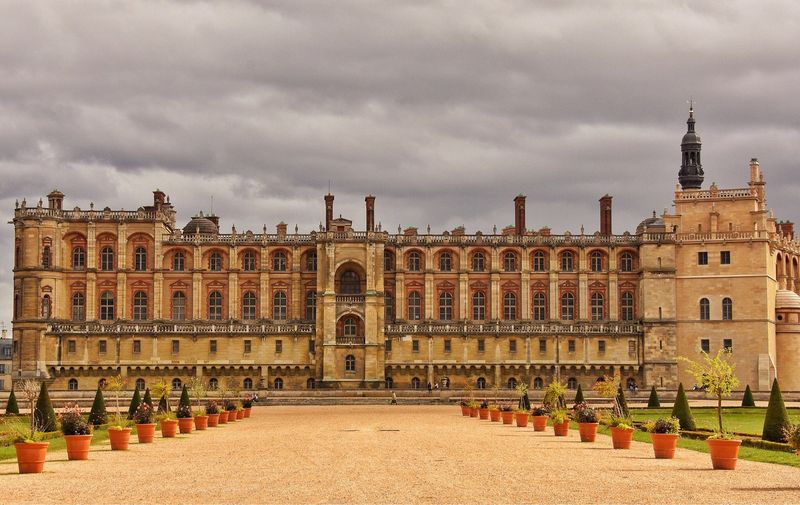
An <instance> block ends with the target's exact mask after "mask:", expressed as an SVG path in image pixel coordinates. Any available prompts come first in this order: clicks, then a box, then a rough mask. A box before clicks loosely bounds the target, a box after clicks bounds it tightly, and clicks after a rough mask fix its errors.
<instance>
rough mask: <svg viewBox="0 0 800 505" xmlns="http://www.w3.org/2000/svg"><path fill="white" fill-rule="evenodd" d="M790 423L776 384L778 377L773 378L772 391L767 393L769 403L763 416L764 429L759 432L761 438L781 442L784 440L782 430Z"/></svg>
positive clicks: (779, 389)
mask: <svg viewBox="0 0 800 505" xmlns="http://www.w3.org/2000/svg"><path fill="white" fill-rule="evenodd" d="M790 424H791V423H790V422H789V414H788V413H787V412H786V405H785V404H784V403H783V395H782V394H781V388H780V386H778V379H775V380H773V381H772V391H771V392H770V394H769V405H767V415H766V416H765V417H764V431H763V432H762V433H761V438H762V439H764V440H769V441H770V442H783V441H784V440H786V436H785V434H784V432H783V430H784V428H787V427H788V426H789V425H790Z"/></svg>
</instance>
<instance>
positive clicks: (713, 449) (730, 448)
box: [706, 439, 742, 470]
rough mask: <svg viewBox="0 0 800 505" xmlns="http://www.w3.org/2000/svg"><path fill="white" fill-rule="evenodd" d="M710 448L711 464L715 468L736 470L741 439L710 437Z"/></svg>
mask: <svg viewBox="0 0 800 505" xmlns="http://www.w3.org/2000/svg"><path fill="white" fill-rule="evenodd" d="M706 442H708V449H709V452H710V453H711V466H712V467H713V468H714V470H736V460H737V459H739V446H740V445H741V444H742V441H741V440H718V439H708V440H706Z"/></svg>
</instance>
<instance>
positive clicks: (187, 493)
mask: <svg viewBox="0 0 800 505" xmlns="http://www.w3.org/2000/svg"><path fill="white" fill-rule="evenodd" d="M134 438H135V437H134ZM90 457H91V460H90V461H67V459H66V453H65V452H63V451H62V452H52V453H49V454H48V457H47V464H46V465H45V473H44V474H41V475H18V474H16V471H17V469H16V461H15V460H7V461H3V462H0V487H2V489H3V491H2V496H3V499H2V500H0V501H2V502H3V503H59V504H65V503H81V504H93V503H102V504H111V503H148V504H149V503H170V504H184V503H186V504H206V503H214V504H215V505H217V504H220V503H236V504H240V503H430V504H440V503H470V504H473V505H483V504H488V503H492V504H500V503H586V504H590V503H592V504H593V503H636V504H640V503H653V504H662V503H693V504H700V503H800V469H797V468H792V467H787V466H781V465H769V464H764V463H754V462H749V461H739V464H738V467H737V470H736V471H734V472H727V471H713V470H711V463H710V460H709V457H708V455H707V454H701V453H697V452H692V451H687V450H682V449H679V450H678V453H677V454H676V459H674V460H655V459H654V458H653V452H652V448H651V446H650V445H649V444H643V443H637V442H634V444H633V446H632V449H631V450H629V451H614V450H612V449H611V439H610V438H609V437H605V436H599V437H598V440H597V442H595V443H593V444H582V443H580V442H579V440H578V436H577V432H573V431H570V436H569V437H567V438H560V437H559V438H555V437H554V436H553V435H552V428H549V427H548V431H547V432H545V433H536V432H534V431H533V429H532V427H530V426H529V427H528V428H517V427H512V426H503V425H501V424H499V423H490V422H489V421H478V420H476V419H470V418H465V417H462V416H461V413H460V411H459V410H458V408H457V407H454V406H449V407H442V406H402V405H401V406H388V405H386V406H335V407H258V408H255V409H253V417H251V418H250V419H247V420H245V421H241V422H237V423H236V424H232V425H230V424H229V425H226V426H221V427H219V428H211V429H209V430H208V431H205V432H195V433H193V434H191V435H186V436H179V437H178V438H177V439H173V440H162V439H156V442H155V443H154V444H149V445H138V444H136V443H135V442H134V443H132V445H131V449H130V450H129V451H127V452H116V451H114V452H112V451H111V450H110V449H109V446H108V445H107V443H106V444H102V445H99V446H97V447H93V451H92V454H91V456H90Z"/></svg>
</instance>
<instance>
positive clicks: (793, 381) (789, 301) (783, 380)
mask: <svg viewBox="0 0 800 505" xmlns="http://www.w3.org/2000/svg"><path fill="white" fill-rule="evenodd" d="M775 323H776V324H775V354H776V356H777V361H778V363H777V365H778V381H779V382H780V385H781V390H783V391H799V390H800V368H798V366H797V358H798V357H800V296H799V295H798V294H797V293H795V292H794V291H789V290H786V289H779V290H778V292H777V294H776V296H775Z"/></svg>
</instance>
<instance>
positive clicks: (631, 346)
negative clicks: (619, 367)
mask: <svg viewBox="0 0 800 505" xmlns="http://www.w3.org/2000/svg"><path fill="white" fill-rule="evenodd" d="M628 356H636V341H635V340H628Z"/></svg>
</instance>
